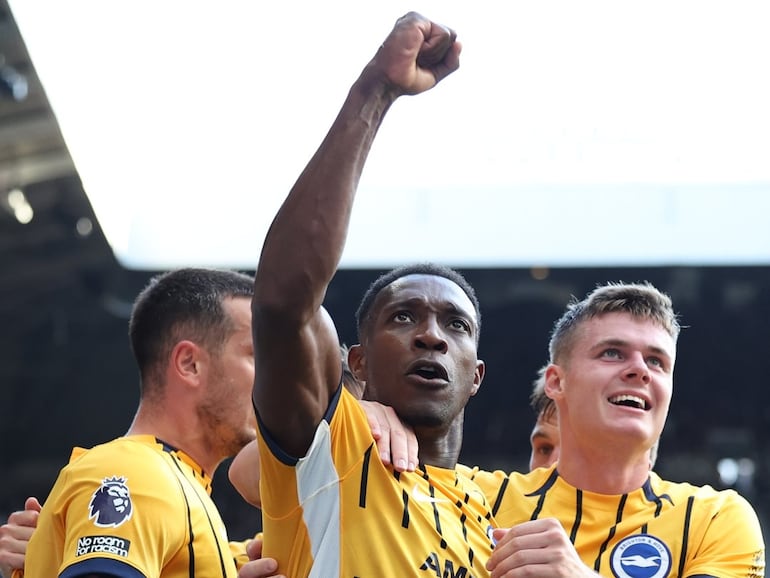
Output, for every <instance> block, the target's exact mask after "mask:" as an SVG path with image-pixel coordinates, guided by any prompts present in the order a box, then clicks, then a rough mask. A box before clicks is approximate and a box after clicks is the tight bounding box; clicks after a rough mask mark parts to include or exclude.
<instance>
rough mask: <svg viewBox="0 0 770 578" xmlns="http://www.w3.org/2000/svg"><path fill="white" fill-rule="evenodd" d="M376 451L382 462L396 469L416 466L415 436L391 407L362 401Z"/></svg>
mask: <svg viewBox="0 0 770 578" xmlns="http://www.w3.org/2000/svg"><path fill="white" fill-rule="evenodd" d="M361 406H362V407H363V408H364V412H365V413H366V418H367V420H368V421H369V427H370V428H371V430H372V436H373V437H374V439H375V441H376V442H377V452H378V453H379V455H380V459H381V460H382V463H384V464H392V465H393V468H394V469H395V470H396V471H399V472H404V471H410V472H412V471H414V469H415V468H416V467H417V453H418V449H419V448H418V445H417V437H416V436H415V435H414V431H413V430H412V428H410V427H409V426H407V425H405V424H403V423H402V422H401V420H400V419H399V417H398V415H396V412H395V411H394V410H393V408H392V407H388V406H385V405H381V404H379V403H376V402H370V401H362V402H361Z"/></svg>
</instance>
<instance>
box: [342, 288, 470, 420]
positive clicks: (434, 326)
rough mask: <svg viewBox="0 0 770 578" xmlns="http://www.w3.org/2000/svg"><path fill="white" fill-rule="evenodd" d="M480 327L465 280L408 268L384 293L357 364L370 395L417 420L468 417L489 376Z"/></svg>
mask: <svg viewBox="0 0 770 578" xmlns="http://www.w3.org/2000/svg"><path fill="white" fill-rule="evenodd" d="M477 332H478V322H477V319H476V313H475V309H474V307H473V304H472V303H471V301H470V299H469V298H468V296H467V295H466V294H465V292H464V291H463V290H462V289H461V288H460V287H459V286H458V285H457V284H455V283H454V282H453V281H450V280H448V279H446V278H444V277H440V276H435V275H427V274H415V275H407V276H405V277H401V278H399V279H397V280H396V281H394V282H392V283H391V284H390V285H388V286H387V287H385V288H383V289H382V290H381V291H380V293H379V295H378V296H377V298H376V300H375V302H374V304H373V306H372V312H371V321H370V322H369V324H368V326H367V330H366V333H365V335H363V336H362V344H361V348H360V350H359V355H358V356H357V357H356V363H355V366H354V367H353V369H354V370H355V372H356V375H357V377H358V378H359V379H362V380H364V381H366V397H367V399H371V400H375V401H379V402H380V403H383V404H385V405H390V406H392V407H393V408H394V409H395V410H396V413H398V414H399V416H400V417H401V419H403V420H404V421H405V422H407V423H408V424H410V425H412V426H413V427H415V428H419V427H428V428H437V429H446V428H449V426H450V425H451V424H453V423H455V421H456V420H458V419H459V420H461V419H462V412H463V409H464V408H465V405H466V404H467V402H468V399H469V398H470V397H471V396H472V395H475V393H476V391H477V390H478V387H479V385H480V384H481V380H482V378H483V374H484V364H483V362H482V361H480V360H479V359H478V358H477V347H476V342H477Z"/></svg>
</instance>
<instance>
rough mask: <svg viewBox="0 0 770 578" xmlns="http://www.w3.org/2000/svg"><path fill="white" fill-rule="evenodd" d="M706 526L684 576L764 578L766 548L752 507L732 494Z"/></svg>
mask: <svg viewBox="0 0 770 578" xmlns="http://www.w3.org/2000/svg"><path fill="white" fill-rule="evenodd" d="M720 494H721V495H722V496H723V497H724V500H723V501H722V503H721V504H720V506H719V507H718V508H717V509H716V510H715V511H714V512H713V514H712V516H711V519H710V520H709V521H708V522H707V526H706V528H705V532H704V534H703V537H702V539H701V542H700V543H699V544H693V545H692V547H693V548H695V551H694V553H693V557H692V558H691V559H690V561H689V562H688V564H687V566H686V568H685V569H684V572H683V573H682V574H681V575H682V576H718V577H719V578H731V577H735V578H761V577H762V576H764V575H765V545H764V540H763V538H762V530H761V528H760V524H759V519H758V518H757V514H756V512H755V511H754V508H752V506H751V504H749V502H748V501H747V500H746V499H745V498H743V497H742V496H740V495H739V494H737V493H736V492H734V491H732V490H729V491H723V492H720Z"/></svg>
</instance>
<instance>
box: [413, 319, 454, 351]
mask: <svg viewBox="0 0 770 578" xmlns="http://www.w3.org/2000/svg"><path fill="white" fill-rule="evenodd" d="M414 346H415V347H416V348H417V349H430V350H432V351H439V352H441V353H446V352H447V350H448V345H447V342H446V339H444V336H443V333H442V331H441V327H440V326H439V324H438V323H437V320H436V319H435V318H430V319H427V320H425V322H423V323H421V324H420V325H419V326H418V328H417V333H416V334H415V336H414Z"/></svg>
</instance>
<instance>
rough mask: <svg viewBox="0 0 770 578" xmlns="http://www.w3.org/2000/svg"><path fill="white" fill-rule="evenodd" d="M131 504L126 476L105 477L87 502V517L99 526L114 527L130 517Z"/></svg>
mask: <svg viewBox="0 0 770 578" xmlns="http://www.w3.org/2000/svg"><path fill="white" fill-rule="evenodd" d="M132 511H133V506H132V504H131V494H130V492H129V491H128V485H127V484H126V478H122V477H117V476H115V477H112V478H105V479H104V480H103V481H102V485H101V486H99V489H98V490H96V491H95V492H94V495H93V496H92V497H91V503H90V504H88V518H89V519H92V520H93V521H94V524H95V525H96V526H99V527H100V528H115V527H117V526H120V525H121V524H122V523H123V522H125V521H126V520H129V519H130V518H131V513H132Z"/></svg>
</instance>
